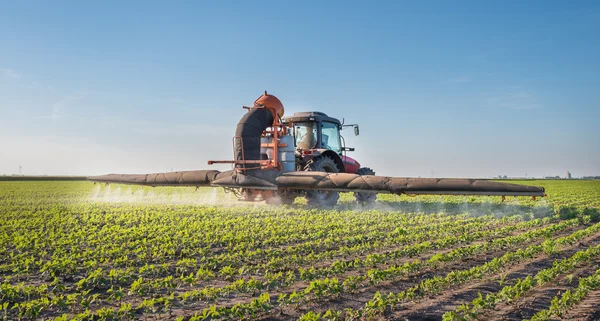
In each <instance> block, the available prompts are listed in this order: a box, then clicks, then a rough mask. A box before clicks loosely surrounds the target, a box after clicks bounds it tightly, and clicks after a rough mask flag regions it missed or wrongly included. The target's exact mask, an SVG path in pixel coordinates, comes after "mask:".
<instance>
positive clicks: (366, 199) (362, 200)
mask: <svg viewBox="0 0 600 321" xmlns="http://www.w3.org/2000/svg"><path fill="white" fill-rule="evenodd" d="M356 174H358V175H375V171H374V170H372V169H370V168H369V167H361V168H359V169H358V171H357V172H356ZM354 198H356V202H357V203H358V204H360V205H371V204H373V203H375V200H377V193H367V192H355V193H354Z"/></svg>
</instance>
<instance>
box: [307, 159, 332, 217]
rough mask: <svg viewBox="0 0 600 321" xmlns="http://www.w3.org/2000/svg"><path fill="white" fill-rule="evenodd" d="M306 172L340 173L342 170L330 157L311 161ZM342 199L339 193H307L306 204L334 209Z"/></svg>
mask: <svg viewBox="0 0 600 321" xmlns="http://www.w3.org/2000/svg"><path fill="white" fill-rule="evenodd" d="M304 170H305V171H312V172H328V173H339V172H340V169H339V168H338V166H337V164H336V163H335V161H334V160H333V159H331V158H330V157H328V156H319V157H315V158H313V159H312V160H310V161H309V162H308V163H307V164H306V166H305V167H304ZM339 198H340V193H339V192H333V191H312V190H310V191H306V202H307V203H308V205H311V206H321V207H333V206H335V204H337V202H338V199H339Z"/></svg>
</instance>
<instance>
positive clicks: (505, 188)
mask: <svg viewBox="0 0 600 321" xmlns="http://www.w3.org/2000/svg"><path fill="white" fill-rule="evenodd" d="M244 108H246V109H247V110H248V112H247V113H246V114H245V115H244V116H243V117H242V119H241V120H240V121H239V123H238V125H237V128H236V131H235V136H234V137H233V149H234V155H233V160H213V161H208V164H209V165H211V164H232V166H233V169H232V170H229V171H224V172H220V171H217V170H195V171H180V172H169V173H154V174H109V175H102V176H93V177H89V178H88V179H89V180H90V181H93V182H102V183H121V184H136V185H149V186H196V187H199V186H213V187H223V188H225V189H227V190H229V191H232V192H234V193H235V194H236V195H237V196H238V198H239V199H240V200H244V201H266V202H267V203H280V204H290V203H292V202H293V201H294V199H295V198H296V197H301V196H304V197H306V200H307V202H308V204H311V205H317V206H332V205H335V204H336V203H337V201H338V199H339V192H354V196H355V198H356V200H357V202H358V203H361V204H369V203H373V202H374V201H375V199H376V197H377V193H393V194H398V195H401V194H408V195H488V196H502V197H503V198H504V197H505V196H531V197H533V198H535V197H538V196H539V197H543V196H545V194H544V188H542V187H536V186H525V185H517V184H507V183H500V182H494V181H488V180H478V179H449V178H406V177H386V176H375V172H374V171H373V170H372V169H371V168H368V167H362V166H361V165H360V163H359V162H357V161H356V160H355V159H353V158H351V157H349V156H347V155H346V154H347V152H351V151H354V148H350V147H346V146H345V140H344V138H343V137H342V136H341V135H340V131H341V130H342V129H343V128H345V127H352V128H353V129H354V134H355V135H359V127H358V125H357V124H351V125H347V124H344V123H342V122H340V121H339V120H338V119H336V118H333V117H329V116H327V115H326V114H325V113H322V112H301V113H295V114H293V115H291V116H287V117H284V107H283V104H282V103H281V101H280V100H279V99H278V98H277V97H275V96H273V95H270V94H268V93H267V92H265V93H264V95H262V96H260V97H259V98H258V99H257V100H256V101H255V102H254V105H253V106H251V107H244Z"/></svg>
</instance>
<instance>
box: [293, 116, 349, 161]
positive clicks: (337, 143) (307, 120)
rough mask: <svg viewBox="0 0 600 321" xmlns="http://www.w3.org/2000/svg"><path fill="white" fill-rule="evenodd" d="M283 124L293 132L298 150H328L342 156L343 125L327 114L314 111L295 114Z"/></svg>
mask: <svg viewBox="0 0 600 321" xmlns="http://www.w3.org/2000/svg"><path fill="white" fill-rule="evenodd" d="M283 122H284V123H285V124H288V126H289V127H290V129H291V130H292V134H293V135H294V141H295V144H296V148H297V149H299V150H312V149H328V150H331V151H333V152H335V153H337V154H339V155H341V154H342V147H343V146H342V139H341V136H340V129H341V128H342V123H340V121H339V120H337V119H335V118H332V117H329V116H327V115H326V114H325V113H322V112H318V111H312V112H302V113H295V114H294V115H292V116H289V117H286V118H284V120H283Z"/></svg>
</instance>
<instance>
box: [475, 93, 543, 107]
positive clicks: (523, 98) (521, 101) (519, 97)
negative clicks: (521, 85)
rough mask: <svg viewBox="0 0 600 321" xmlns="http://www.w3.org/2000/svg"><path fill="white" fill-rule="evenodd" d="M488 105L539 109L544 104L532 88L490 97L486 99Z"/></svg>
mask: <svg viewBox="0 0 600 321" xmlns="http://www.w3.org/2000/svg"><path fill="white" fill-rule="evenodd" d="M485 103H486V105H487V106H488V107H492V108H506V109H514V110H520V109H521V110H524V109H537V108H541V107H542V105H541V104H540V103H539V101H538V99H537V96H536V95H535V93H534V92H533V91H531V90H515V91H511V92H506V93H503V94H501V95H498V96H493V97H488V98H486V100H485Z"/></svg>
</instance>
